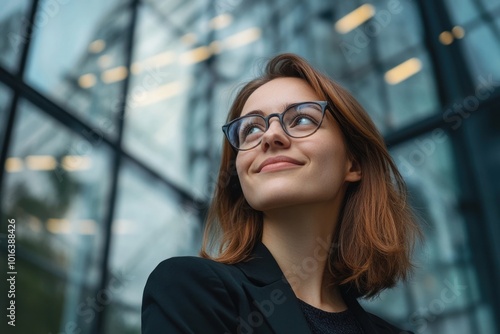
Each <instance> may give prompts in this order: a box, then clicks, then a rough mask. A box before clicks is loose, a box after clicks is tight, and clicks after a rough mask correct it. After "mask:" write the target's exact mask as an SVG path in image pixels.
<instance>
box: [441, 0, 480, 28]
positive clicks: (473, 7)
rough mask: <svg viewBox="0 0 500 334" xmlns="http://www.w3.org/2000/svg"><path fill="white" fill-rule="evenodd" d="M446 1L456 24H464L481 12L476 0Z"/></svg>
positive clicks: (452, 19)
mask: <svg viewBox="0 0 500 334" xmlns="http://www.w3.org/2000/svg"><path fill="white" fill-rule="evenodd" d="M445 2H446V5H447V7H448V11H449V12H450V16H451V21H452V22H453V23H454V24H457V25H463V24H465V23H467V22H469V21H470V20H472V19H474V18H476V17H477V16H478V14H479V12H478V7H477V4H475V3H474V2H475V1H474V0H445Z"/></svg>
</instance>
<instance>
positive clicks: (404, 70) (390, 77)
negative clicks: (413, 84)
mask: <svg viewBox="0 0 500 334" xmlns="http://www.w3.org/2000/svg"><path fill="white" fill-rule="evenodd" d="M421 69H422V62H421V61H420V59H418V58H410V59H408V60H406V61H404V62H402V63H401V64H399V65H398V66H396V67H394V68H392V69H390V70H389V71H387V72H386V73H385V76H384V77H385V81H386V82H387V83H389V84H391V85H396V84H398V83H400V82H402V81H404V80H406V79H408V78H409V77H411V76H412V75H415V74H416V73H418V72H419V71H420V70H421Z"/></svg>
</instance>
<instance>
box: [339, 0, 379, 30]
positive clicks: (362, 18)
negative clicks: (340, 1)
mask: <svg viewBox="0 0 500 334" xmlns="http://www.w3.org/2000/svg"><path fill="white" fill-rule="evenodd" d="M374 15H375V7H373V5H370V4H364V5H361V6H360V7H358V8H356V9H355V10H353V11H352V12H350V13H349V14H347V15H345V16H344V17H342V18H341V19H340V20H338V21H337V22H336V23H335V30H337V31H338V32H339V33H341V34H347V33H348V32H349V31H351V30H354V29H356V28H357V27H358V26H360V25H361V24H363V23H364V22H366V21H368V20H369V19H371V18H372V17H373V16H374Z"/></svg>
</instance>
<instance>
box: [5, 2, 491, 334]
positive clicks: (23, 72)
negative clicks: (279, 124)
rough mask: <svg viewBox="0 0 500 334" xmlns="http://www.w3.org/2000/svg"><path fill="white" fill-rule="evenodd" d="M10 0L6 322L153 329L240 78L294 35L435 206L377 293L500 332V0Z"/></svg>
mask: <svg viewBox="0 0 500 334" xmlns="http://www.w3.org/2000/svg"><path fill="white" fill-rule="evenodd" d="M0 4H1V8H2V10H1V11H0V145H1V155H0V165H2V166H4V168H3V169H2V171H1V173H0V187H1V192H0V201H1V217H0V218H1V220H0V229H1V230H0V267H1V268H2V272H3V273H2V277H3V278H2V279H1V280H0V294H1V296H2V297H1V298H0V301H1V303H0V304H1V308H2V310H4V311H2V319H3V320H2V321H1V323H0V328H1V329H0V332H2V333H135V334H137V333H139V332H140V306H141V295H142V290H143V287H144V284H145V282H146V279H147V276H148V274H149V273H150V272H151V271H152V270H153V268H154V267H155V266H156V265H157V264H158V263H159V262H160V261H161V260H163V259H165V258H168V257H171V256H177V255H195V254H197V252H198V251H199V249H200V241H201V235H202V230H203V222H204V216H205V214H206V209H207V205H208V203H209V200H210V196H211V194H212V191H213V188H214V186H215V185H214V184H215V180H216V176H217V175H216V171H217V167H218V163H219V158H220V149H221V143H222V132H221V129H220V127H221V125H222V124H223V123H224V121H225V117H226V113H227V110H228V108H229V105H230V102H231V98H232V97H234V93H235V90H236V89H237V88H238V87H239V84H240V83H241V82H244V81H246V80H249V79H250V78H252V77H254V76H255V75H256V74H257V73H258V71H259V69H260V67H261V66H262V64H263V63H264V62H265V61H266V59H268V58H269V57H271V56H272V55H275V54H277V53H280V52H293V53H297V54H299V55H301V56H303V57H305V58H306V59H308V60H309V61H310V62H311V63H312V64H314V65H315V67H317V68H319V69H320V70H322V71H323V72H325V73H327V74H328V75H329V76H330V77H332V78H333V79H335V80H337V81H339V82H340V83H342V84H343V85H344V86H345V87H347V88H348V89H349V90H350V91H351V92H352V93H353V94H354V96H355V97H356V98H357V99H358V100H359V101H360V102H361V103H362V104H363V106H364V107H365V108H366V109H367V111H368V112H369V114H370V115H371V116H372V118H373V119H374V121H375V123H376V125H377V126H378V128H379V129H380V131H381V132H382V134H383V135H384V138H385V140H386V143H387V145H388V147H389V149H390V151H391V154H392V155H393V157H394V160H395V161H396V163H397V164H398V166H399V167H400V170H401V172H402V174H403V176H404V178H405V180H406V182H407V185H408V188H409V190H410V195H411V203H412V205H413V207H414V208H415V211H416V213H417V214H418V216H419V217H420V221H421V224H422V229H423V231H424V233H425V242H424V243H422V244H421V245H419V246H418V248H417V249H416V253H415V260H416V264H417V267H416V270H415V274H414V275H413V276H412V278H411V279H410V280H409V281H408V282H406V283H404V284H403V283H401V284H400V285H398V286H397V287H396V288H395V289H393V290H390V291H387V292H384V293H383V294H382V295H381V296H380V297H379V298H377V299H375V300H372V301H367V302H365V303H364V304H365V306H366V308H367V309H368V310H370V311H373V312H374V313H376V314H378V315H380V316H382V317H384V318H385V319H387V320H389V321H392V322H393V323H395V324H397V325H399V326H401V327H403V328H407V329H409V330H412V331H414V332H415V333H481V334H487V333H498V332H500V320H499V319H500V290H499V289H498V282H500V205H499V204H500V179H499V178H498V172H499V171H500V113H499V110H498V109H499V107H500V2H498V1H497V0H460V1H452V0H433V1H426V0H421V1H410V0H367V1H360V0H354V1H321V0H314V1H313V0H310V1H297V0H277V1H272V2H271V1H261V0H256V1H245V0H215V1H207V0H190V1H183V0H168V1H160V0H142V1H138V0H132V1H118V0H111V1H98V0H89V1H68V0H19V1H11V0H0ZM12 219H15V222H16V223H15V226H16V230H15V236H16V239H15V240H16V248H15V249H16V253H15V256H16V257H15V270H16V272H17V275H16V283H15V284H16V285H15V287H16V296H15V302H16V327H12V326H10V325H8V324H7V321H6V320H5V319H8V318H6V317H5V315H8V311H7V312H6V311H5V310H6V308H7V307H8V306H9V304H8V303H9V302H10V297H9V298H6V296H7V292H8V290H9V284H8V282H7V281H6V278H8V277H7V272H8V271H9V270H8V254H9V253H8V249H9V248H8V240H9V239H8V234H9V230H8V229H9V226H11V225H12V224H9V223H8V222H9V220H10V221H12Z"/></svg>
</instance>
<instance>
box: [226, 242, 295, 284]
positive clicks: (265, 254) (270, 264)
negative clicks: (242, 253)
mask: <svg viewBox="0 0 500 334" xmlns="http://www.w3.org/2000/svg"><path fill="white" fill-rule="evenodd" d="M236 266H237V267H239V268H240V270H241V271H243V273H244V274H245V276H247V277H248V278H249V279H250V280H251V281H254V282H256V283H259V284H270V283H273V282H276V281H278V280H284V281H286V280H285V276H284V275H283V272H282V271H281V269H280V267H279V266H278V263H277V262H276V260H275V259H274V257H273V255H272V254H271V252H270V251H269V249H267V247H266V246H265V245H264V244H263V243H262V242H260V241H259V242H257V244H256V245H255V247H254V249H253V251H252V255H251V257H250V259H249V260H247V261H246V262H240V263H238V264H236Z"/></svg>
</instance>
